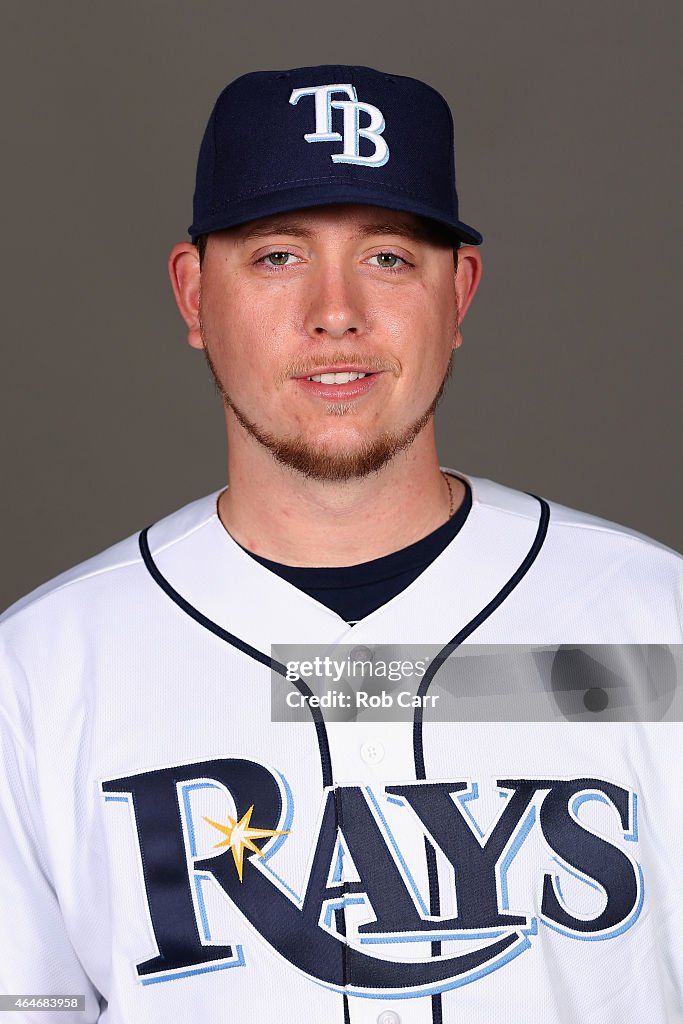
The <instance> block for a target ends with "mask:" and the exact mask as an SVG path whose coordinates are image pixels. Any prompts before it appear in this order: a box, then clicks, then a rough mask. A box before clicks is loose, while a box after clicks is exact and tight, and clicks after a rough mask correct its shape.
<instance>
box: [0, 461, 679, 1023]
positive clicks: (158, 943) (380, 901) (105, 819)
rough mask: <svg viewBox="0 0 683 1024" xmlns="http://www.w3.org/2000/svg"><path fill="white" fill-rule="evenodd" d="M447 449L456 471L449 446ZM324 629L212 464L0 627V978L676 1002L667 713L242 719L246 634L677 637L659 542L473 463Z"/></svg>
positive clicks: (203, 1000)
mask: <svg viewBox="0 0 683 1024" xmlns="http://www.w3.org/2000/svg"><path fill="white" fill-rule="evenodd" d="M461 475H462V474H461ZM466 479H468V480H469V483H470V485H471V488H472V508H471V510H470V513H469V515H468V516H467V519H466V521H465V523H464V525H463V526H462V528H461V529H460V531H459V532H458V534H457V536H456V537H455V538H454V540H453V541H452V542H451V543H450V544H449V545H448V547H447V548H446V549H445V550H444V551H443V552H442V554H441V555H439V556H438V557H437V558H436V559H435V560H434V561H433V562H432V564H431V565H429V567H428V568H427V569H426V570H425V571H424V572H423V573H422V574H421V575H420V576H419V577H418V578H417V579H416V580H415V581H414V582H413V583H412V584H410V585H409V586H408V587H407V588H406V589H405V590H404V591H403V592H402V593H400V594H399V595H398V596H396V597H394V598H393V599H391V600H390V601H389V602H388V603H387V604H385V605H384V606H382V607H380V608H379V609H377V610H376V611H375V612H373V613H372V614H370V615H368V616H367V617H366V618H364V619H361V620H360V621H359V622H358V623H357V624H356V625H354V626H353V627H350V626H349V625H348V623H347V622H345V621H343V620H342V619H341V618H340V617H339V616H338V615H337V614H336V613H335V612H333V611H331V610H330V609H329V608H327V607H325V606H323V605H322V604H320V603H318V602H317V601H315V600H314V599H313V598H311V597H309V596H308V595H307V594H305V593H303V592H301V591H299V590H297V589H296V588H295V587H293V586H292V585H291V584H290V583H288V582H286V581H285V580H284V579H282V578H281V577H280V576H278V575H276V574H274V573H273V572H271V571H269V570H268V569H267V568H265V567H264V566H262V565H260V564H259V563H258V562H257V561H256V560H254V559H252V558H251V557H250V555H249V554H248V553H247V552H245V551H244V550H243V549H242V548H241V547H240V546H239V545H238V544H237V543H235V541H234V540H233V539H232V538H231V537H230V535H229V534H228V533H227V531H226V530H225V528H224V527H223V526H222V524H221V522H220V520H219V519H218V517H217V514H216V494H211V495H209V496H207V497H205V498H202V499H200V500H198V501H196V502H194V503H192V504H190V505H188V506H186V507H185V508H182V509H181V510H180V511H178V512H176V513H174V514H173V515H170V516H168V517H167V518H165V519H163V520H161V521H160V522H158V523H156V524H155V525H153V526H152V527H151V528H149V529H148V530H147V531H143V533H142V534H141V535H139V536H138V535H135V536H132V537H130V538H129V539H127V540H124V541H123V542H121V543H119V544H117V545H115V546H114V547H112V548H110V549H109V550H108V551H105V552H104V553H102V554H100V555H98V556H97V557H95V558H92V559H90V560H89V561H87V562H85V563H84V564H82V565H80V566H78V567H77V568H75V569H73V570H71V571H70V572H67V573H65V574H63V575H62V576H60V577H58V578H57V579H55V580H53V581H52V582H50V583H48V584H46V585H45V586H43V587H41V588H39V589H38V590H37V591H35V592H34V593H33V594H31V595H29V596H28V597H27V598H25V599H23V600H22V601H20V602H19V603H18V604H16V605H15V606H13V608H11V609H10V610H9V611H8V612H6V613H5V615H4V616H3V618H2V621H1V626H0V639H1V649H0V687H1V689H0V739H1V744H2V778H1V779H0V783H1V788H0V992H3V993H11V994H24V993H36V994H61V995H76V994H82V995H85V997H86V998H85V1010H84V1011H73V1012H71V1011H60V1012H55V1013H51V1012H50V1011H39V1012H38V1011H36V1012H33V1011H31V1010H30V1009H26V1010H24V1011H22V1013H23V1016H22V1015H21V1014H20V1015H19V1017H17V1018H15V1019H20V1020H23V1021H25V1022H37V1024H48V1022H49V1021H51V1020H54V1021H57V1022H61V1024H73V1022H79V1024H90V1022H93V1021H98V1020H99V1021H106V1024H169V1022H179V1024H181V1022H182V1024H188V1022H191V1021H201V1022H202V1024H227V1022H233V1021H234V1022H235V1024H237V1022H242V1021H245V1020H251V1019H253V1018H257V1017H258V1018H259V1019H260V1020H268V1021H283V1022H295V1021H296V1022H299V1021H301V1020H311V1021H316V1022H321V1024H337V1022H338V1024H345V1022H349V1024H376V1022H379V1024H464V1022H467V1024H491V1022H492V1021H529V1022H539V1024H540V1022H543V1024H560V1022H562V1024H579V1022H580V1024H610V1022H614V1024H617V1022H618V1024H643V1022H644V1021H647V1022H648V1024H672V1022H675V1021H683V996H682V993H683V800H682V799H681V785H682V783H681V778H682V773H681V768H682V760H683V758H682V754H681V749H682V747H683V743H682V740H683V736H682V733H681V726H680V725H679V724H677V723H676V722H672V721H668V722H665V721H656V722H640V723H635V724H634V723H628V722H618V721H614V722H603V723H597V722H580V721H565V720H562V721H545V722H536V723H529V722H517V723H504V722H443V721H436V720H431V719H430V717H429V715H428V714H427V713H425V715H424V718H423V719H421V720H417V719H416V721H415V722H406V723H400V722H391V723H390V722H382V721H378V722H370V721H367V722H361V721H358V722H354V723H350V722H339V721H336V722H332V721H325V719H324V716H322V715H320V714H318V715H317V716H315V718H314V716H313V715H311V718H310V721H302V722H298V723H294V724H283V723H281V722H273V721H271V711H270V698H271V672H270V668H269V662H270V653H271V645H272V644H279V643H286V644H291V643H303V644H312V645H313V644H314V645H336V644H347V643H348V644H354V645H359V646H361V647H363V648H369V649H370V650H372V649H373V645H381V644H388V645H391V644H395V643H397V642H401V643H423V644H435V645H442V646H445V645H447V644H449V643H451V642H453V641H455V642H456V643H463V644H465V643H467V644H475V643H479V644H495V645H498V644H547V645H554V644H557V645H559V644H654V645H658V644H662V645H677V644H681V643H682V642H683V559H682V558H681V557H680V556H679V555H677V554H675V553H674V552H672V551H670V550H669V549H667V548H665V547H663V546H662V545H659V544H657V543H655V542H653V541H651V540H648V539H647V538H645V537H643V536H641V535H639V534H637V533H635V532H633V531H630V530H627V529H624V528H622V527H619V526H616V525H614V524H612V523H609V522H606V521H604V520H601V519H597V518H594V517H591V516H588V515H585V514H582V513H579V512H576V511H573V510H571V509H567V508H564V507H562V506H559V505H556V504H553V503H546V502H544V501H542V500H540V499H538V498H536V497H533V496H530V495H527V494H524V493H521V492H517V491H514V490H510V489H508V488H506V487H503V486H501V485H498V484H496V483H493V482H491V481H488V480H482V479H476V478H469V477H467V478H466Z"/></svg>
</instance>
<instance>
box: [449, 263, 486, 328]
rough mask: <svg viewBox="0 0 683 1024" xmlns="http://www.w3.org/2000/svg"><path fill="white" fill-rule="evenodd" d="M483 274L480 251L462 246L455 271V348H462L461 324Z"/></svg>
mask: <svg viewBox="0 0 683 1024" xmlns="http://www.w3.org/2000/svg"><path fill="white" fill-rule="evenodd" d="M481 272H482V259H481V253H480V251H479V249H478V248H477V247H476V246H474V245H461V246H460V248H459V249H458V266H457V269H456V271H455V296H456V299H457V303H458V326H457V329H456V332H455V338H454V341H453V348H460V346H461V345H462V335H461V333H460V324H461V323H462V321H463V320H464V318H465V313H466V312H467V310H468V307H469V305H470V302H471V301H472V299H473V298H474V295H475V292H476V290H477V288H478V287H479V281H480V280H481Z"/></svg>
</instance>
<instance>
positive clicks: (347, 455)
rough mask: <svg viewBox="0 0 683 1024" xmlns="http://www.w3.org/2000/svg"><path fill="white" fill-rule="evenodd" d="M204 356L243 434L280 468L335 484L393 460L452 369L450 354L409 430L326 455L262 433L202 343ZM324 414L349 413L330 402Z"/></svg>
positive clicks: (428, 413)
mask: <svg viewBox="0 0 683 1024" xmlns="http://www.w3.org/2000/svg"><path fill="white" fill-rule="evenodd" d="M204 355H205V357H206V361H207V363H208V366H209V370H210V371H211V375H212V377H213V380H214V384H215V386H216V391H217V392H218V394H219V395H220V396H221V398H222V399H223V401H224V403H225V405H226V406H227V407H228V408H229V409H232V412H233V414H234V416H235V419H236V420H237V422H238V423H239V424H241V426H242V427H244V429H245V430H246V432H247V433H248V434H249V435H250V436H251V437H253V438H254V440H255V441H258V443H259V444H261V445H262V446H263V447H264V448H266V449H267V450H268V451H269V452H270V453H271V455H272V456H273V457H274V458H275V459H276V460H277V461H278V462H280V463H281V464H282V465H283V466H288V467H289V468H290V469H293V470H295V471H296V472H297V473H301V475H302V476H304V477H307V478H308V479H310V480H323V481H328V482H339V481H346V480H357V479H360V478H362V477H365V476H369V475H370V474H371V473H378V472H379V470H381V469H383V467H384V466H386V464H387V463H388V462H390V461H391V460H392V459H393V458H395V457H396V456H397V455H398V454H399V452H402V451H405V450H406V449H407V448H409V447H410V445H411V444H412V443H413V441H414V440H415V438H416V437H417V436H418V434H420V433H421V431H422V430H424V428H425V427H426V426H427V424H428V423H429V421H430V419H431V418H432V416H433V415H434V413H435V411H436V407H437V406H438V404H439V402H440V401H441V398H442V396H443V393H444V391H445V388H446V384H447V382H448V380H449V378H450V376H451V373H452V370H453V355H454V353H453V352H451V355H450V359H449V360H448V366H447V367H446V372H445V374H444V377H443V380H442V381H441V385H440V386H439V390H438V391H437V393H436V395H435V397H434V399H433V400H432V402H430V404H429V407H428V408H427V409H426V410H425V411H424V412H423V413H422V415H421V416H419V417H418V418H417V419H416V420H415V421H414V422H413V423H412V424H411V425H410V426H409V427H407V428H406V429H405V430H403V431H401V432H400V433H394V434H392V433H389V432H388V431H385V432H384V433H383V434H380V435H379V437H376V438H375V439H374V440H372V441H367V442H364V443H363V444H361V445H360V446H359V447H358V448H357V449H355V450H354V451H346V452H330V451H327V450H326V449H325V448H323V447H322V446H321V445H315V444H310V443H309V442H307V441H305V440H304V439H303V438H294V439H291V440H290V439H289V438H286V437H276V436H275V435H274V434H271V433H269V432H268V431H267V430H262V429H261V428H260V427H259V426H257V424H256V423H254V422H253V421H252V420H250V419H249V418H248V417H247V416H245V414H244V413H243V412H242V410H241V409H238V408H237V406H236V405H235V403H234V402H233V400H232V399H231V398H230V396H229V395H228V394H227V392H226V391H225V389H224V387H223V385H222V384H221V381H220V379H219V377H218V373H217V372H216V368H215V366H214V365H213V362H212V361H211V356H210V355H209V349H208V346H207V345H206V340H204ZM327 412H328V413H330V414H332V415H337V416H343V415H347V414H348V413H349V412H350V409H349V406H348V404H347V403H344V402H338V403H330V404H329V405H328V406H327Z"/></svg>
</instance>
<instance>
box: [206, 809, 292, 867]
mask: <svg viewBox="0 0 683 1024" xmlns="http://www.w3.org/2000/svg"><path fill="white" fill-rule="evenodd" d="M253 810H254V805H253V804H252V805H251V807H250V808H249V810H248V811H246V813H245V814H243V815H242V817H241V818H240V820H239V821H235V819H234V818H231V817H230V815H228V824H227V825H220V824H219V823H218V822H217V821H211V818H207V817H204V821H206V822H208V823H209V825H213V827H214V828H217V829H218V831H219V832H222V833H223V835H224V836H225V839H223V840H221V842H220V843H216V844H215V846H214V849H217V848H218V847H219V846H228V847H230V849H231V850H232V858H233V860H234V861H235V867H236V868H237V874H238V875H239V880H240V882H241V881H242V868H243V865H244V851H245V849H247V850H252V851H253V853H258V855H259V857H263V853H262V852H261V850H259V848H258V846H256V844H255V843H254V839H265V838H266V836H286V835H289V832H288V831H285V832H277V831H275V829H271V828H252V827H251V826H250V824H249V822H250V821H251V812H252V811H253Z"/></svg>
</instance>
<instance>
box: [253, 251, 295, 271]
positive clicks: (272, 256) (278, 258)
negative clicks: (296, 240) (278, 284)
mask: <svg viewBox="0 0 683 1024" xmlns="http://www.w3.org/2000/svg"><path fill="white" fill-rule="evenodd" d="M290 259H292V260H293V259H295V256H294V254H293V253H291V252H287V251H286V250H281V251H279V252H269V253H266V255H265V256H262V257H261V259H260V260H259V263H265V264H266V266H271V267H286V266H289V262H288V261H289V260H290Z"/></svg>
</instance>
